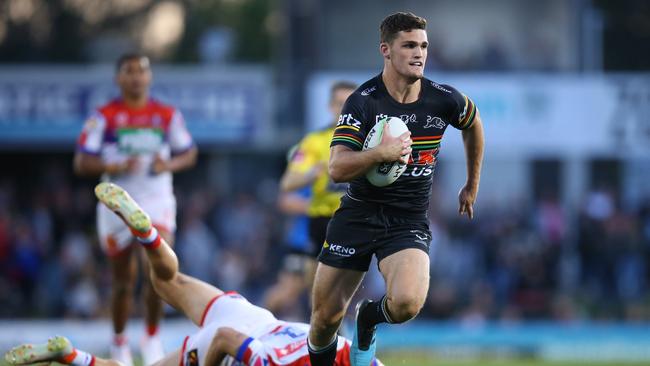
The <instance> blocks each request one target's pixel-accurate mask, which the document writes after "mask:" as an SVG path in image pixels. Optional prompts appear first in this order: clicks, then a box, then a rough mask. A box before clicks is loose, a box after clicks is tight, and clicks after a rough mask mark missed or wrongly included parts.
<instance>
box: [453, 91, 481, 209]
mask: <svg viewBox="0 0 650 366" xmlns="http://www.w3.org/2000/svg"><path fill="white" fill-rule="evenodd" d="M444 88H445V89H448V90H450V98H451V99H450V107H451V108H450V110H449V112H450V118H449V120H450V124H451V125H452V126H453V127H455V128H457V129H459V130H461V131H462V134H463V145H464V146H465V160H466V161H465V162H466V165H467V181H466V182H465V185H464V186H463V188H461V189H460V192H458V213H459V214H460V215H464V214H467V217H468V218H469V219H472V218H474V202H476V196H477V194H478V186H479V181H480V180H481V165H482V164H483V144H484V141H483V123H482V122H481V116H480V114H479V111H478V108H477V107H476V104H474V101H473V100H472V99H471V98H469V97H468V96H466V95H465V94H463V93H461V92H459V91H458V90H456V89H455V88H453V87H451V86H449V85H444Z"/></svg>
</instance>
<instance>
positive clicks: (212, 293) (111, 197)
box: [5, 183, 382, 366]
mask: <svg viewBox="0 0 650 366" xmlns="http://www.w3.org/2000/svg"><path fill="white" fill-rule="evenodd" d="M95 193H96V194H97V197H98V198H99V199H100V201H101V202H103V203H104V204H105V205H106V206H108V207H109V208H110V209H111V210H114V211H115V212H116V213H117V214H118V215H119V216H120V217H121V218H123V219H124V221H125V222H126V223H127V225H128V226H129V228H130V230H131V231H132V232H133V235H134V236H135V237H136V238H138V239H137V240H138V241H139V242H140V243H141V245H142V246H143V247H144V248H145V253H146V257H147V259H148V261H149V262H150V264H151V272H150V275H151V281H152V283H153V285H154V288H155V289H156V291H157V292H158V294H159V295H160V296H161V297H162V298H163V299H164V300H165V301H166V302H167V303H169V304H170V305H172V306H174V307H175V308H176V309H178V310H179V311H181V312H183V314H185V315H186V316H187V317H188V318H189V319H190V320H191V321H192V322H194V324H196V325H197V326H199V327H201V329H200V330H199V331H198V332H197V333H195V334H193V335H191V336H188V337H185V340H184V342H183V345H182V347H181V348H179V349H177V350H176V351H174V352H172V353H170V354H168V355H167V356H165V357H164V358H163V359H161V360H160V361H158V362H157V363H156V365H157V366H177V365H180V366H204V365H205V366H214V365H222V366H231V365H250V366H265V365H285V366H306V365H307V366H308V365H309V354H308V352H307V333H308V331H309V327H308V325H307V324H304V323H292V322H285V321H281V320H278V319H276V318H275V317H274V316H273V314H271V313H270V312H269V311H268V310H266V309H263V308H260V307H257V306H255V305H253V304H251V303H249V302H248V301H247V300H246V299H245V298H243V297H242V296H240V295H239V294H237V293H234V292H225V293H224V292H223V291H221V290H220V289H218V288H216V287H214V286H211V285H209V284H207V283H205V282H201V281H199V280H197V279H195V278H192V277H190V276H187V275H184V274H182V273H179V272H178V260H177V259H176V255H175V254H174V252H173V251H172V250H171V248H170V247H169V246H168V245H167V243H166V242H165V239H164V238H162V237H161V236H160V234H159V232H158V231H157V230H156V228H155V227H153V226H152V225H151V220H150V218H149V216H148V215H147V214H146V213H145V212H144V211H143V210H142V209H141V208H140V207H139V206H138V204H137V203H136V202H135V201H134V200H133V199H132V198H131V197H130V196H129V195H128V193H126V191H124V190H123V189H122V188H121V187H119V186H117V185H114V184H112V183H100V184H99V185H98V186H97V187H96V188H95ZM335 353H336V355H335V358H336V361H335V362H336V363H335V364H336V365H338V366H348V365H350V341H348V340H346V339H345V338H343V337H338V338H337V346H336V350H335ZM5 360H6V361H7V362H8V363H9V364H11V365H26V364H35V363H39V362H51V361H57V362H59V363H63V364H68V365H72V366H119V365H120V364H119V363H117V362H115V361H114V360H106V359H101V358H98V357H95V356H94V355H91V354H88V353H86V352H84V351H82V350H78V349H75V348H74V347H73V346H72V344H71V343H70V341H68V340H67V339H66V338H64V337H61V336H58V337H53V338H51V339H50V341H49V342H48V343H46V344H42V345H33V344H24V345H21V346H18V347H15V348H13V349H12V350H10V351H9V352H7V353H6V354H5ZM372 362H373V366H382V364H381V362H379V361H378V360H373V361H372Z"/></svg>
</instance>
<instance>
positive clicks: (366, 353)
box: [350, 299, 377, 366]
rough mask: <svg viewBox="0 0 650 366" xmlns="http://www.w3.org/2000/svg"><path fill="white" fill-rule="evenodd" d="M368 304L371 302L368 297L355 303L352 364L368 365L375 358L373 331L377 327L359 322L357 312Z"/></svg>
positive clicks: (355, 365) (351, 349)
mask: <svg viewBox="0 0 650 366" xmlns="http://www.w3.org/2000/svg"><path fill="white" fill-rule="evenodd" d="M370 304H372V300H368V299H365V300H362V301H360V302H359V303H358V304H357V309H356V316H355V322H354V337H353V338H352V347H351V348H350V363H351V364H352V366H370V365H371V364H372V362H373V361H374V359H375V351H376V350H377V342H376V340H375V332H376V331H377V327H376V326H372V327H367V326H366V325H365V324H360V321H359V314H360V313H361V312H362V311H363V309H365V308H366V307H367V306H368V305H370Z"/></svg>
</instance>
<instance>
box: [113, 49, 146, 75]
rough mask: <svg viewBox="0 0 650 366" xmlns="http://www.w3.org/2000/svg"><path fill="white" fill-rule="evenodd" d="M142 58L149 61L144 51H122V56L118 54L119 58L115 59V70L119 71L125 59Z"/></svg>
mask: <svg viewBox="0 0 650 366" xmlns="http://www.w3.org/2000/svg"><path fill="white" fill-rule="evenodd" d="M143 58H144V59H146V60H147V62H149V57H148V56H147V55H145V54H144V53H139V52H129V53H124V54H122V56H120V58H118V59H117V62H115V71H117V72H120V69H121V68H122V66H124V64H125V63H126V62H127V61H131V60H140V59H143Z"/></svg>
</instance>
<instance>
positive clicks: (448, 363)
mask: <svg viewBox="0 0 650 366" xmlns="http://www.w3.org/2000/svg"><path fill="white" fill-rule="evenodd" d="M379 359H380V360H381V361H382V362H383V363H384V364H385V365H386V366H475V365H476V366H641V365H645V366H647V365H648V363H647V362H646V363H642V362H621V361H611V362H593V361H584V362H574V361H556V362H550V361H544V360H535V359H510V358H508V359H505V358H504V359H494V358H493V359H483V358H479V359H463V360H453V359H440V358H434V357H433V356H431V355H427V354H425V353H421V354H417V353H416V354H414V353H387V354H383V355H380V357H379Z"/></svg>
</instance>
